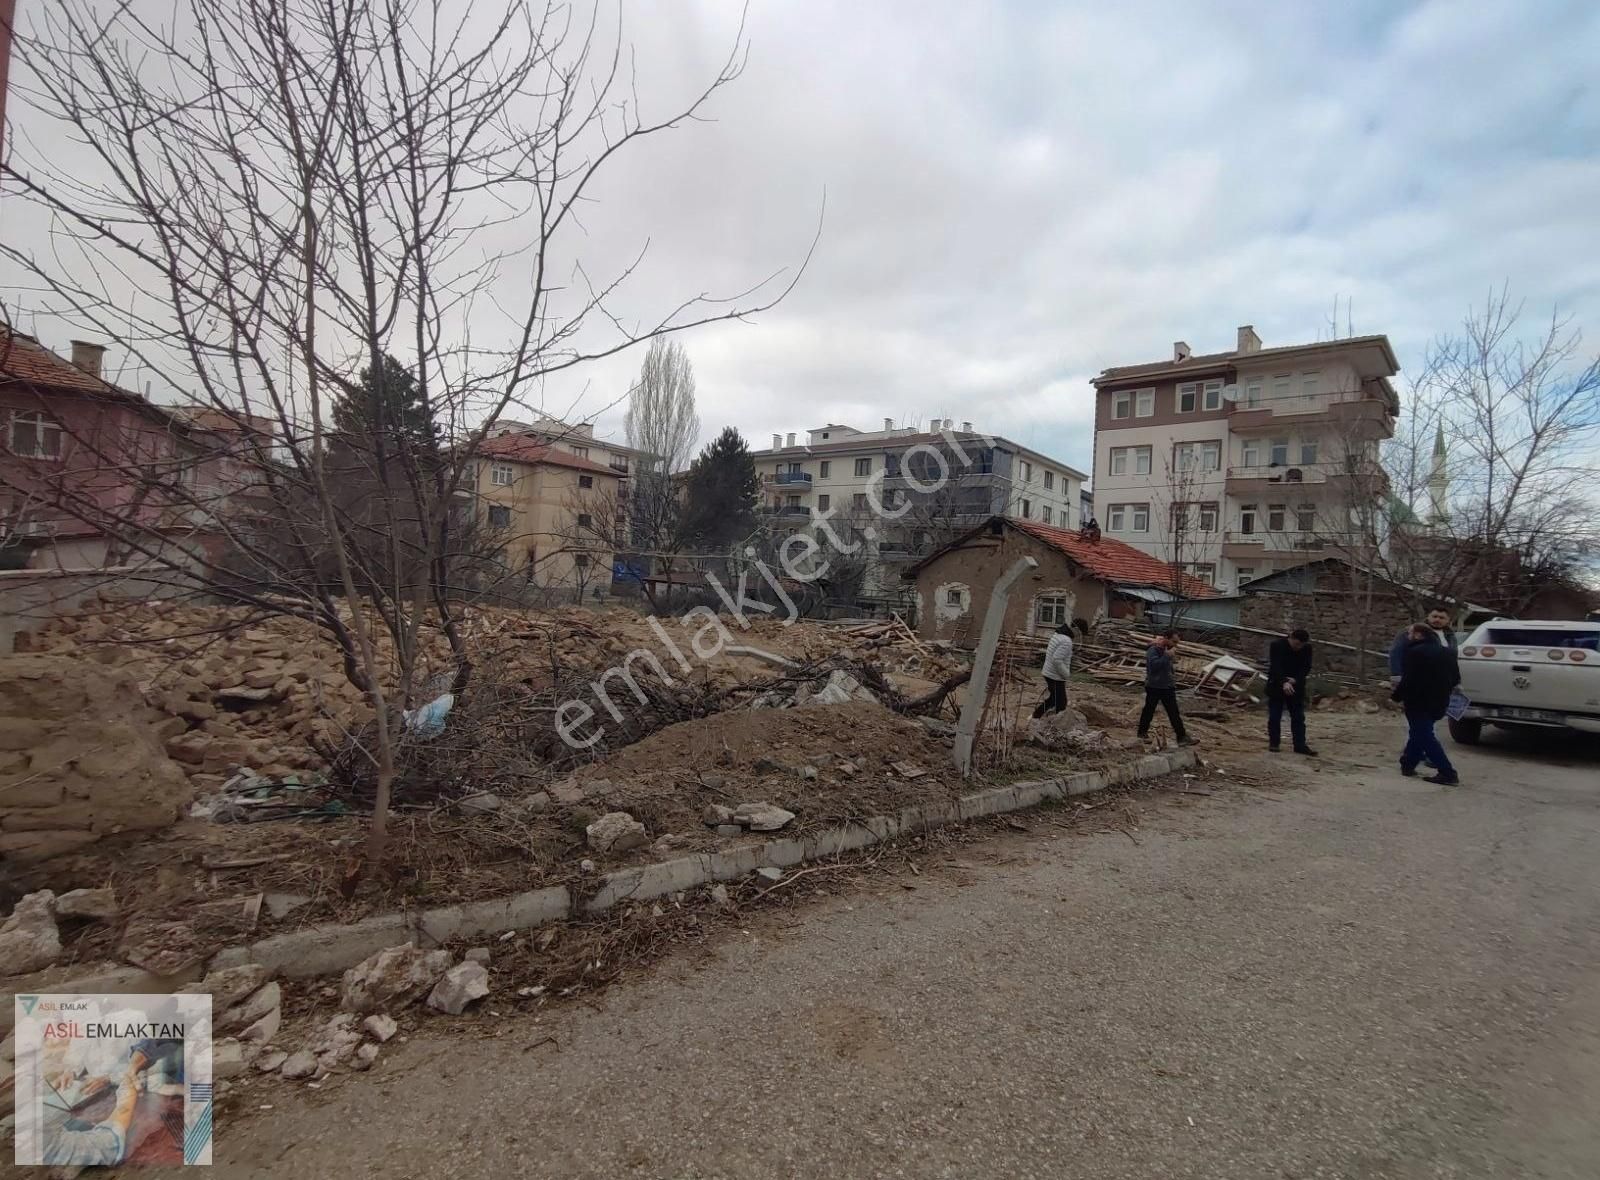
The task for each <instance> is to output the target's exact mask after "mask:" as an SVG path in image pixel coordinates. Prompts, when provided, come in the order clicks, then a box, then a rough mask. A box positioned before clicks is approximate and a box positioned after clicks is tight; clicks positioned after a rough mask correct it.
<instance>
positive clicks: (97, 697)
mask: <svg viewBox="0 0 1600 1180" xmlns="http://www.w3.org/2000/svg"><path fill="white" fill-rule="evenodd" d="M152 719H153V715H152V711H151V710H149V709H147V708H146V707H145V705H144V702H143V700H142V698H141V697H140V695H139V690H138V687H137V685H136V684H135V683H134V681H133V678H132V677H130V676H128V675H127V674H125V673H122V672H119V671H117V670H115V669H112V668H107V667H104V666H102V665H99V664H96V663H92V662H88V661H75V660H63V659H59V658H53V657H49V656H37V655H33V656H10V657H7V658H5V659H0V856H3V857H4V859H5V862H6V865H7V867H8V868H10V867H12V866H16V865H26V864H28V863H31V862H37V861H40V860H45V859H48V858H50V857H53V856H56V855H58V854H59V853H63V852H68V851H71V850H72V849H74V848H80V847H82V846H83V845H86V844H92V843H94V842H95V841H96V840H98V839H100V838H101V837H102V836H106V835H109V834H112V833H116V832H123V831H149V830H154V829H158V828H164V827H166V826H168V825H169V824H171V823H173V822H174V821H175V820H176V819H177V818H178V813H179V811H180V809H181V808H182V807H183V806H184V805H185V804H186V803H187V802H188V801H189V799H190V798H191V797H192V795H193V790H192V788H191V787H190V785H189V782H188V780H187V779H186V778H185V777H184V775H183V772H182V771H181V770H180V769H179V768H178V767H177V765H175V764H174V763H173V762H172V760H171V759H169V758H168V757H167V756H166V754H165V753H164V752H163V750H162V747H161V741H160V739H159V737H158V736H157V733H156V730H155V728H154V726H153V725H152V724H151V722H152Z"/></svg>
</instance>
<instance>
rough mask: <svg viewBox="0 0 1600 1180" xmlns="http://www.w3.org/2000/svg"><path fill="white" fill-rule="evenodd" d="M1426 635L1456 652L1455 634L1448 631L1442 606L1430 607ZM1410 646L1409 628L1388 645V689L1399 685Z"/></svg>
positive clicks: (1448, 626) (1446, 612) (1447, 618)
mask: <svg viewBox="0 0 1600 1180" xmlns="http://www.w3.org/2000/svg"><path fill="white" fill-rule="evenodd" d="M1428 635H1429V637H1430V638H1431V639H1433V640H1434V641H1435V642H1437V643H1441V644H1443V645H1444V646H1445V647H1448V648H1449V649H1450V650H1451V651H1455V650H1456V633H1455V632H1454V631H1452V630H1451V629H1450V612H1449V611H1447V610H1445V608H1444V607H1442V606H1434V607H1430V608H1429V610H1428ZM1410 646H1411V628H1410V627H1406V628H1405V629H1404V630H1402V631H1401V632H1400V634H1398V635H1396V636H1395V637H1394V642H1393V643H1392V644H1390V645H1389V687H1390V688H1393V687H1394V686H1395V685H1397V684H1399V683H1400V673H1401V672H1402V671H1403V670H1404V669H1403V664H1404V662H1405V658H1406V649H1407V648H1408V647H1410Z"/></svg>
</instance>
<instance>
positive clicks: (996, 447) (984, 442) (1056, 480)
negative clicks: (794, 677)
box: [754, 418, 1084, 599]
mask: <svg viewBox="0 0 1600 1180" xmlns="http://www.w3.org/2000/svg"><path fill="white" fill-rule="evenodd" d="M754 458H755V463H756V472H757V474H759V475H760V477H761V488H762V504H761V509H762V515H763V518H764V520H765V522H766V523H767V524H768V525H769V526H770V527H771V529H772V530H773V531H774V532H775V533H778V534H783V533H795V532H811V533H813V534H815V533H816V532H817V531H818V529H817V525H816V521H815V518H814V516H813V513H818V514H831V515H830V516H829V519H830V520H831V521H833V522H834V524H833V527H834V528H835V531H836V532H837V533H838V535H840V536H841V537H842V538H847V539H848V540H849V542H850V543H852V544H859V545H860V546H861V549H860V552H861V553H862V554H863V555H864V563H865V569H864V576H863V582H862V593H863V594H864V595H865V596H867V597H870V598H883V599H896V598H899V597H902V595H903V591H904V587H903V586H902V583H901V578H900V573H901V571H902V570H903V569H904V568H905V566H906V565H908V564H909V563H911V562H913V561H916V560H917V559H919V558H921V557H923V556H926V555H927V554H928V553H931V552H932V551H933V550H934V549H936V548H938V547H939V546H940V545H942V544H944V543H945V542H946V541H948V540H950V539H952V537H953V536H955V535H956V534H958V533H959V532H961V531H963V530H965V529H969V528H971V527H972V526H973V525H974V524H976V523H978V522H979V521H982V520H985V519H987V518H989V517H991V516H997V515H999V516H1012V517H1017V518H1019V519H1022V520H1036V521H1042V522H1043V523H1045V524H1053V525H1056V526H1057V527H1060V528H1075V527H1077V526H1078V525H1079V524H1080V523H1081V515H1082V514H1081V509H1080V508H1079V495H1080V491H1081V489H1082V487H1083V482H1084V475H1083V472H1081V471H1077V470H1075V469H1074V468H1072V467H1069V466H1068V465H1067V464H1065V463H1063V462H1061V461H1060V460H1059V459H1053V458H1051V457H1050V456H1048V455H1043V454H1040V453H1039V452H1037V451H1034V450H1030V449H1029V448H1027V447H1024V446H1020V445H1019V444H1017V443H1014V442H1011V441H1010V440H1008V439H1004V438H994V437H991V436H989V435H985V434H981V433H979V432H977V431H974V430H973V429H972V423H971V422H963V423H961V424H960V428H959V429H957V427H956V423H955V422H954V421H953V420H950V419H935V420H934V421H933V422H932V423H931V424H930V425H929V426H928V428H927V429H926V430H921V429H917V428H915V427H897V426H895V424H894V420H893V419H892V418H885V419H884V420H883V429H881V430H870V431H868V430H857V429H855V428H854V427H851V426H841V425H839V424H837V423H830V424H828V425H826V426H818V427H814V428H813V429H811V430H808V431H806V435H805V441H804V442H797V441H796V436H795V435H794V434H789V435H788V436H787V437H785V436H783V435H778V434H774V435H773V436H772V446H771V448H769V449H767V450H761V451H756V452H755V453H754ZM930 489H931V490H930ZM875 504H876V505H881V506H882V508H883V509H884V511H881V512H880V511H879V510H878V509H877V507H875Z"/></svg>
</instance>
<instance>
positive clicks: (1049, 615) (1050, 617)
mask: <svg viewBox="0 0 1600 1180" xmlns="http://www.w3.org/2000/svg"><path fill="white" fill-rule="evenodd" d="M1070 610H1071V607H1070V606H1069V604H1068V603H1067V596H1066V595H1065V594H1041V595H1039V597H1038V598H1037V599H1036V600H1035V602H1034V607H1033V617H1034V620H1035V621H1036V622H1037V623H1038V624H1039V626H1041V627H1059V626H1061V624H1062V623H1065V622H1066V621H1067V618H1068V611H1070Z"/></svg>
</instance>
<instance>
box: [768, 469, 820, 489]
mask: <svg viewBox="0 0 1600 1180" xmlns="http://www.w3.org/2000/svg"><path fill="white" fill-rule="evenodd" d="M766 482H767V483H769V484H799V485H801V486H802V487H810V486H811V473H810V472H809V471H780V472H778V473H777V474H776V475H769V476H767V479H766Z"/></svg>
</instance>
